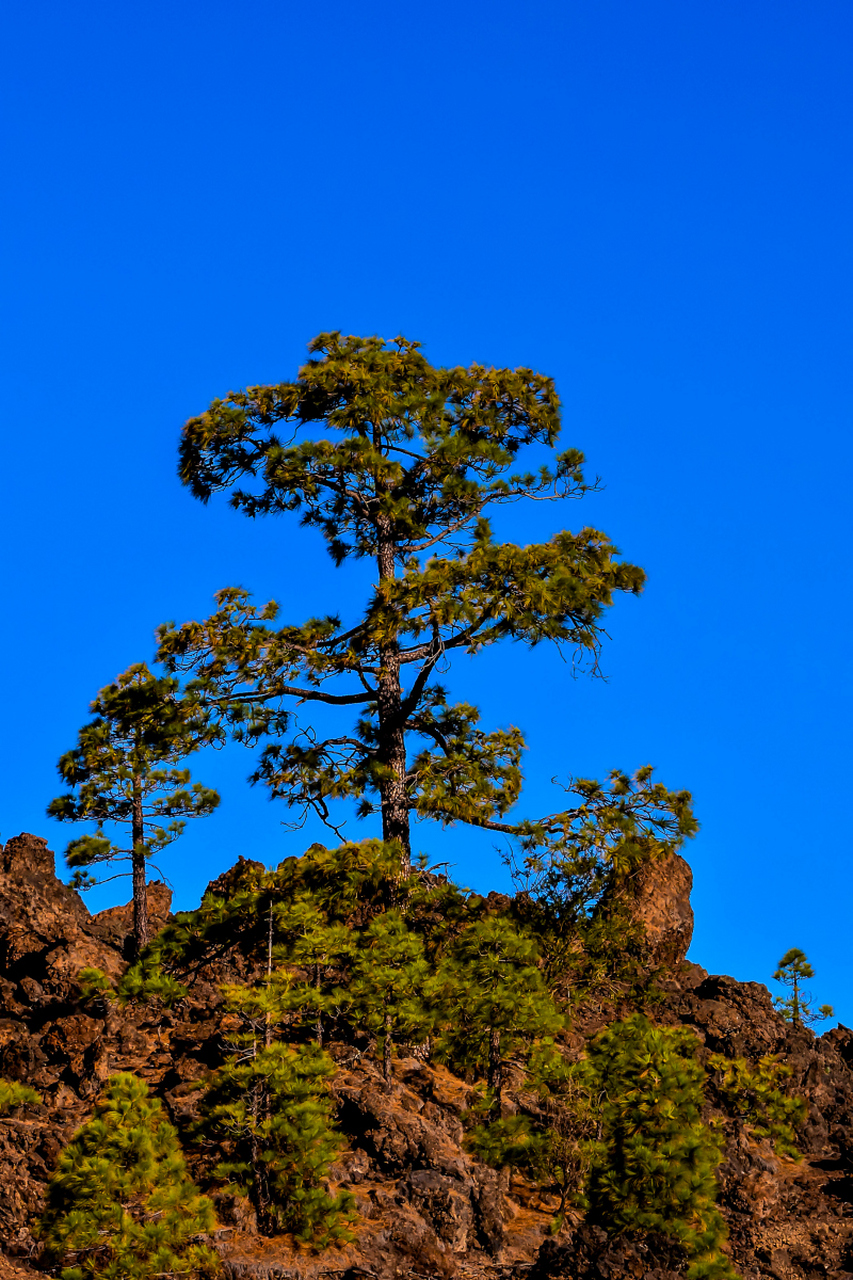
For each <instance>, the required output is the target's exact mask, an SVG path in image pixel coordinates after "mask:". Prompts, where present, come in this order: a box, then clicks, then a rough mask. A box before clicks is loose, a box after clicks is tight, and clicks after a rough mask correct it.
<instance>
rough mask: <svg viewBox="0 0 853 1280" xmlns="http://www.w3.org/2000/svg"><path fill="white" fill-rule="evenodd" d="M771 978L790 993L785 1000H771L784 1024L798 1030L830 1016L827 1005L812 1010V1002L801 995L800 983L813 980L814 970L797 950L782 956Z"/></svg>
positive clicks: (830, 1006)
mask: <svg viewBox="0 0 853 1280" xmlns="http://www.w3.org/2000/svg"><path fill="white" fill-rule="evenodd" d="M773 977H774V979H775V981H776V982H781V983H782V985H783V986H786V987H788V988H789V989H790V992H791V994H790V995H789V996H775V997H774V999H773V1003H774V1004H775V1005H776V1008H777V1009H778V1010H779V1011H780V1013H781V1014H782V1017H783V1018H784V1019H785V1021H786V1022H792V1023H793V1024H794V1026H795V1027H802V1026H810V1025H811V1024H812V1023H814V1022H823V1021H824V1019H826V1018H831V1017H833V1016H834V1014H835V1010H834V1009H833V1007H832V1005H831V1004H822V1005H820V1007H819V1008H818V1009H815V1008H814V998H813V997H812V996H810V995H809V994H808V992H805V991H803V988H802V983H803V982H808V981H809V979H810V978H813V977H814V969H813V968H812V967H811V965H810V964H809V961H808V958H807V957H806V953H805V952H804V951H801V950H800V948H799V947H791V949H790V950H789V951H786V952H785V954H784V955H783V957H782V959H781V960H780V961H779V965H778V968H777V969H776V971H775V973H774V974H773Z"/></svg>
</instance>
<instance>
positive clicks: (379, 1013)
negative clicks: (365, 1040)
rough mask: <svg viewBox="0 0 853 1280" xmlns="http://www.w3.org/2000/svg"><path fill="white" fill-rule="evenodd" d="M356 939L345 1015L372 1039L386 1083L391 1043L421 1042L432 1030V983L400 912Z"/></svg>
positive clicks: (386, 915)
mask: <svg viewBox="0 0 853 1280" xmlns="http://www.w3.org/2000/svg"><path fill="white" fill-rule="evenodd" d="M359 941H360V944H361V945H360V947H359V950H358V951H357V953H356V957H355V960H354V963H353V966H352V974H351V978H350V982H349V985H348V992H347V993H348V996H349V1001H350V1016H351V1017H352V1019H353V1021H354V1022H355V1023H356V1024H360V1025H363V1026H364V1027H366V1028H367V1029H368V1030H369V1031H371V1032H373V1034H374V1035H375V1036H376V1037H377V1043H378V1047H379V1050H380V1052H381V1054H382V1075H383V1077H384V1080H385V1083H386V1085H390V1084H391V1058H392V1054H393V1046H394V1042H395V1041H400V1040H403V1041H409V1042H411V1041H413V1040H423V1039H425V1038H426V1037H427V1036H428V1035H429V1034H430V1031H431V1030H432V1028H433V1026H434V1023H435V1015H434V1013H433V1012H432V1011H431V1010H430V1007H429V1006H430V996H431V994H432V992H433V987H434V983H433V982H432V981H431V977H430V966H429V964H428V962H427V959H426V956H425V955H424V948H423V941H422V940H421V938H420V936H419V935H418V934H417V933H414V932H412V931H411V930H410V929H409V928H408V927H407V925H406V922H405V920H404V919H403V916H402V914H401V912H400V911H399V910H392V911H387V912H385V913H384V914H383V915H381V916H377V918H376V919H375V920H373V921H372V922H371V924H370V925H369V926H368V928H367V929H365V930H364V932H363V933H362V934H361V935H360V939H359Z"/></svg>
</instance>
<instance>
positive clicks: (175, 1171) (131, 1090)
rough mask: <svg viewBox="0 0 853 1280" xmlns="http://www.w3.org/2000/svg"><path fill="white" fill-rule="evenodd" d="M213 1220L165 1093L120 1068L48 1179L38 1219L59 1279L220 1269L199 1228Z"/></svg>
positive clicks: (125, 1279) (114, 1279)
mask: <svg viewBox="0 0 853 1280" xmlns="http://www.w3.org/2000/svg"><path fill="white" fill-rule="evenodd" d="M213 1226H214V1214H213V1205H212V1204H211V1202H210V1200H208V1199H207V1197H206V1196H203V1195H201V1194H200V1193H199V1191H198V1188H197V1187H196V1186H195V1184H194V1183H193V1182H192V1181H191V1180H190V1178H189V1177H188V1175H187V1171H186V1166H185V1164H184V1157H183V1153H182V1152H181V1148H180V1145H179V1143H178V1136H177V1133H176V1132H175V1129H174V1128H173V1127H172V1125H171V1124H169V1122H168V1121H167V1120H166V1117H165V1116H164V1115H163V1112H162V1110H161V1107H160V1103H159V1102H158V1101H157V1100H156V1099H154V1098H150V1097H149V1096H148V1086H147V1085H146V1084H145V1083H144V1081H142V1080H138V1079H137V1078H136V1077H135V1076H133V1075H130V1074H129V1073H127V1072H123V1073H121V1074H120V1075H115V1076H113V1077H112V1078H111V1079H110V1080H109V1081H108V1082H107V1086H106V1089H105V1090H104V1093H103V1095H102V1096H101V1098H100V1099H99V1100H98V1102H97V1104H96V1106H95V1114H94V1115H93V1117H92V1119H91V1120H90V1121H89V1122H88V1124H85V1125H83V1127H82V1128H81V1129H79V1130H78V1132H77V1133H76V1134H75V1135H74V1138H73V1139H72V1141H71V1142H70V1143H69V1145H68V1146H67V1147H66V1148H65V1150H64V1151H63V1152H62V1153H61V1154H60V1157H59V1161H58V1164H57V1168H56V1172H55V1173H54V1174H53V1176H52V1178H51V1179H50V1182H49V1183H48V1188H47V1206H46V1208H45V1211H44V1213H43V1215H42V1217H41V1220H40V1222H39V1224H38V1234H39V1236H40V1238H41V1239H42V1240H43V1242H44V1245H45V1253H46V1261H47V1263H48V1265H50V1266H54V1267H61V1268H62V1270H61V1271H60V1280H86V1277H94V1276H103V1277H105V1278H108V1280H150V1277H152V1276H156V1275H182V1276H183V1275H186V1276H193V1277H200V1276H212V1275H215V1274H216V1273H217V1272H218V1270H219V1259H218V1257H217V1255H216V1254H215V1253H214V1252H213V1250H212V1249H210V1248H208V1247H207V1246H206V1245H205V1244H203V1243H201V1242H200V1241H199V1239H198V1237H199V1236H201V1235H203V1234H205V1233H206V1232H209V1231H211V1230H212V1228H213Z"/></svg>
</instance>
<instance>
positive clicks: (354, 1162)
mask: <svg viewBox="0 0 853 1280" xmlns="http://www.w3.org/2000/svg"><path fill="white" fill-rule="evenodd" d="M253 866H255V867H256V866H257V864H251V863H248V862H246V861H245V860H244V861H242V862H241V863H240V864H238V866H237V867H236V868H233V869H232V871H231V872H228V873H226V875H225V876H224V877H220V879H219V881H217V882H215V888H216V889H217V891H218V892H221V893H228V892H229V891H230V890H231V889H232V887H233V886H234V885H236V884H237V883H238V882H239V880H240V877H241V875H243V874H244V873H245V872H246V871H247V870H249V871H250V870H251V869H252V867H253ZM657 873H658V874H657V877H656V879H649V880H648V881H646V882H644V883H641V884H640V885H639V886H638V892H637V904H638V907H637V909H638V911H639V912H643V913H645V914H644V915H643V916H642V918H643V919H644V921H645V922H646V927H647V930H648V936H649V939H650V941H651V943H652V948H653V950H654V952H655V958H656V960H657V961H658V962H659V961H660V959H661V957H663V956H665V957H669V975H670V976H669V977H668V978H667V979H665V980H664V981H663V983H662V987H663V990H664V1000H663V1003H662V1004H661V1005H659V1006H658V1008H657V1010H656V1012H655V1017H656V1018H657V1019H658V1020H660V1021H663V1022H667V1023H670V1024H672V1025H684V1026H688V1027H690V1028H691V1029H692V1030H693V1031H694V1032H695V1034H696V1036H697V1039H698V1041H699V1046H700V1047H699V1050H698V1051H699V1052H700V1053H705V1052H707V1051H714V1052H723V1053H726V1054H730V1055H734V1054H736V1055H742V1056H745V1057H747V1058H750V1059H752V1060H753V1061H754V1060H756V1059H757V1058H759V1057H760V1056H762V1055H763V1054H765V1053H776V1054H778V1055H779V1056H780V1058H781V1059H782V1060H783V1061H785V1062H787V1063H788V1064H789V1065H790V1067H791V1068H792V1072H793V1082H794V1086H795V1090H796V1091H797V1092H798V1093H800V1094H801V1095H802V1096H803V1097H805V1098H806V1099H807V1101H808V1104H809V1118H808V1122H807V1124H806V1126H805V1128H804V1130H803V1133H802V1135H801V1145H802V1147H803V1149H804V1152H805V1159H804V1160H803V1161H802V1162H801V1163H797V1162H794V1161H792V1160H789V1159H786V1158H782V1157H779V1156H777V1155H776V1154H774V1152H773V1151H772V1150H771V1149H770V1147H769V1146H768V1145H767V1144H766V1143H765V1142H763V1141H759V1140H758V1139H756V1138H755V1137H754V1136H752V1135H751V1133H750V1131H749V1130H748V1129H746V1128H745V1127H744V1126H743V1124H742V1123H741V1122H740V1121H739V1120H738V1119H737V1117H734V1116H728V1117H727V1118H725V1134H726V1152H725V1162H724V1164H723V1165H722V1166H721V1190H720V1205H721V1208H722V1211H723V1213H724V1215H725V1217H726V1219H727V1221H728V1224H729V1229H730V1233H731V1249H732V1254H733V1257H734V1260H735V1263H736V1265H737V1266H738V1267H739V1269H740V1271H741V1274H742V1275H743V1277H744V1280H759V1277H772V1278H775V1280H818V1277H820V1278H821V1280H843V1278H844V1277H846V1278H847V1280H853V1069H852V1068H853V1032H851V1031H848V1030H847V1029H845V1028H837V1029H836V1030H834V1031H830V1032H828V1033H826V1034H825V1035H824V1036H822V1037H821V1038H820V1039H816V1038H815V1036H814V1035H813V1034H812V1033H811V1032H809V1031H802V1030H801V1031H797V1030H794V1029H793V1028H791V1027H790V1026H788V1025H787V1024H786V1023H785V1022H783V1021H782V1020H781V1018H780V1017H779V1015H778V1014H777V1013H776V1012H775V1010H774V1008H773V1006H772V1002H771V1000H770V997H769V994H768V992H767V991H766V989H765V988H764V987H762V986H760V985H759V984H757V983H738V982H735V981H734V980H733V979H731V978H726V977H712V976H709V975H708V974H707V973H706V972H705V971H704V970H703V969H701V968H699V966H697V965H692V964H688V963H686V962H685V961H684V959H683V956H684V952H685V951H686V947H687V945H688V943H689V936H690V928H691V926H692V912H691V911H690V904H689V887H690V874H689V868H687V865H686V863H684V862H683V860H682V859H671V860H670V862H669V865H667V864H660V865H659V867H658V868H657ZM655 886H656V887H655ZM149 901H150V907H151V912H152V918H154V919H156V920H158V921H159V922H163V921H164V920H165V919H166V917H167V913H168V908H169V900H168V891H166V890H165V889H164V888H163V887H162V886H157V885H153V886H151V892H150V900H149ZM131 923H132V917H131V913H130V910H129V908H126V907H122V908H113V909H111V910H110V911H107V912H101V913H100V915H97V916H92V915H90V914H89V912H88V911H87V910H86V907H85V906H84V904H83V903H82V901H81V900H80V898H79V897H78V896H77V894H75V893H73V892H72V891H71V890H70V889H68V888H67V887H66V886H64V885H62V884H61V883H60V882H59V881H58V880H57V879H56V876H55V875H54V871H53V857H52V854H51V853H50V851H49V850H48V849H47V846H46V844H45V842H44V841H43V840H39V839H37V838H36V837H33V836H20V837H18V838H17V839H15V840H11V841H10V842H9V843H8V844H7V845H6V847H5V849H3V850H2V851H0V1075H2V1076H4V1077H6V1078H9V1079H14V1080H21V1081H23V1082H25V1083H27V1084H30V1085H32V1086H33V1087H34V1088H36V1089H38V1090H39V1091H40V1092H41V1093H42V1095H43V1097H44V1103H43V1105H41V1106H37V1107H31V1108H26V1109H25V1110H24V1111H23V1112H22V1113H21V1114H19V1115H18V1116H15V1117H6V1118H3V1119H0V1186H2V1188H3V1191H2V1194H0V1280H27V1278H30V1280H32V1277H34V1276H36V1275H37V1274H41V1273H39V1272H38V1271H37V1270H33V1268H34V1267H36V1268H37V1265H38V1251H37V1247H36V1244H35V1242H34V1240H33V1238H32V1236H31V1232H30V1228H31V1226H32V1224H33V1222H34V1220H35V1218H36V1216H37V1214H38V1212H39V1209H40V1206H41V1202H42V1197H43V1192H44V1186H45V1183H46V1181H47V1178H48V1177H49V1174H50V1172H51V1170H52V1168H53V1167H54V1163H55V1160H56V1156H57V1154H58V1152H59V1150H60V1149H61V1147H62V1146H63V1145H64V1144H65V1143H66V1142H68V1141H69V1139H70V1137H71V1135H72V1133H73V1132H74V1130H75V1129H76V1128H77V1127H79V1125H80V1124H81V1123H82V1122H83V1121H84V1120H85V1119H87V1118H88V1116H89V1115H90V1114H91V1110H92V1106H93V1102H94V1098H95V1096H96V1094H97V1092H98V1090H99V1088H100V1086H101V1083H102V1082H103V1081H104V1080H105V1079H106V1078H107V1076H108V1075H110V1074H112V1073H113V1072H115V1071H119V1070H129V1071H134V1072H136V1073H137V1074H138V1075H140V1076H141V1077H142V1078H144V1079H145V1080H147V1081H148V1082H149V1084H150V1086H151V1088H152V1089H153V1090H154V1091H155V1092H156V1093H157V1094H158V1096H159V1097H160V1098H161V1099H162V1100H163V1103H164V1105H165V1107H166V1108H167V1110H168V1112H169V1114H170V1116H171V1118H172V1120H173V1122H174V1123H175V1124H176V1125H177V1127H178V1129H179V1131H180V1132H181V1134H182V1137H183V1139H184V1142H185V1146H186V1149H187V1155H188V1159H189V1161H190V1165H191V1168H192V1169H193V1172H194V1174H195V1176H196V1177H197V1178H198V1179H199V1181H200V1182H201V1183H202V1184H203V1185H207V1184H206V1183H205V1179H206V1178H207V1177H208V1173H207V1171H206V1170H207V1166H206V1165H205V1163H204V1156H203V1154H199V1152H198V1150H197V1149H196V1148H195V1147H194V1145H193V1143H192V1140H191V1135H190V1125H191V1122H192V1120H193V1118H194V1116H195V1114H196V1106H197V1101H198V1098H199V1094H200V1090H201V1087H202V1083H203V1080H204V1077H205V1075H206V1073H207V1071H208V1070H209V1068H210V1067H211V1066H212V1065H214V1064H215V1063H216V1062H217V1061H218V1060H219V1058H220V1056H221V1048H222V1040H221V1003H220V996H219V994H218V990H217V986H216V983H217V982H218V981H221V980H222V978H223V976H226V975H224V973H223V974H218V973H211V974H209V975H208V976H207V978H206V979H204V980H201V981H199V982H198V983H197V984H196V986H194V987H193V989H192V991H191V994H190V996H189V998H188V999H187V1000H186V1001H184V1002H182V1004H181V1007H180V1009H179V1010H178V1011H175V1012H172V1013H169V1014H165V1015H164V1014H163V1013H162V1012H155V1011H148V1010H146V1009H130V1008H129V1009H127V1010H125V1011H119V1010H117V1009H115V1008H113V1007H109V1008H107V1007H105V1006H103V1005H101V1004H99V1003H97V1002H96V1003H95V1004H93V1005H88V1006H87V1005H83V1004H82V1003H81V1002H80V998H79V988H78V985H77V982H76V976H75V975H76V974H77V972H78V971H79V969H81V968H82V967H83V966H85V965H93V964H94V965H97V966H98V967H100V968H102V969H104V970H106V972H107V973H109V974H111V975H112V976H118V975H119V974H120V973H121V972H122V971H123V968H124V966H125V963H126V961H125V954H126V949H127V948H126V943H127V935H128V933H129V931H130V927H131ZM613 1016H618V1010H615V1009H614V1011H613ZM329 1048H330V1052H331V1053H332V1054H333V1056H334V1057H335V1059H336V1061H337V1064H338V1072H337V1076H336V1079H335V1085H334V1091H335V1096H336V1099H337V1108H338V1123H339V1125H340V1126H341V1128H342V1130H343V1132H344V1133H345V1135H346V1138H347V1146H346V1148H345V1150H344V1151H343V1153H342V1154H341V1157H340V1160H339V1163H338V1165H337V1166H336V1167H335V1168H334V1169H333V1170H332V1180H333V1182H334V1183H336V1184H338V1185H345V1186H347V1187H349V1189H350V1190H351V1191H352V1193H353V1194H354V1196H355V1197H356V1200H357V1204H358V1211H359V1224H358V1227H357V1239H356V1240H355V1242H354V1243H353V1244H351V1245H348V1246H346V1247H345V1248H342V1249H335V1250H333V1251H331V1252H327V1253H324V1254H320V1255H316V1256H315V1255H310V1254H305V1253H304V1252H300V1251H299V1250H296V1249H295V1248H294V1247H293V1245H292V1243H291V1242H289V1240H288V1239H287V1238H285V1237H279V1238H275V1239H263V1238H261V1237H259V1236H258V1235H257V1232H256V1231H255V1230H253V1221H252V1215H251V1213H249V1212H248V1211H247V1210H246V1208H245V1205H244V1204H243V1203H242V1202H240V1201H237V1200H234V1199H233V1198H231V1197H228V1196H227V1195H225V1194H224V1193H222V1192H220V1191H216V1190H215V1189H213V1194H214V1195H215V1198H216V1201H217V1208H218V1213H219V1218H220V1222H221V1230H220V1232H219V1233H218V1235H217V1244H218V1247H219V1249H220V1252H221V1254H222V1259H223V1269H224V1270H223V1274H224V1275H225V1277H226V1280H229V1278H230V1280H285V1278H287V1280H320V1278H321V1277H327V1278H328V1277H330V1276H335V1277H337V1280H391V1277H412V1278H413V1280H418V1278H421V1280H425V1278H429V1277H432V1278H433V1280H437V1278H442V1280H443V1278H447V1280H450V1278H451V1277H460V1280H486V1277H489V1280H521V1278H522V1277H527V1280H562V1278H565V1280H675V1277H680V1276H683V1275H684V1274H685V1269H686V1268H685V1260H684V1258H683V1256H682V1255H681V1254H680V1253H679V1251H678V1248H677V1247H676V1246H675V1245H674V1244H673V1243H672V1241H669V1240H667V1239H665V1238H664V1237H660V1236H647V1237H645V1238H628V1237H620V1238H615V1239H608V1237H607V1236H606V1235H605V1234H604V1233H603V1232H602V1231H600V1230H599V1229H598V1228H596V1227H594V1226H592V1225H589V1224H578V1223H575V1225H574V1227H572V1228H571V1229H568V1230H567V1231H565V1232H564V1233H563V1234H562V1235H561V1236H560V1237H557V1238H552V1237H550V1235H549V1227H550V1224H551V1221H552V1215H553V1212H554V1209H555V1205H554V1203H553V1201H550V1200H549V1198H548V1197H547V1196H546V1195H544V1194H543V1193H542V1192H541V1191H540V1190H539V1189H538V1188H536V1187H535V1186H534V1185H533V1184H531V1183H527V1182H526V1181H525V1180H524V1179H523V1178H513V1179H512V1180H511V1181H510V1180H508V1179H507V1178H506V1177H505V1175H498V1174H497V1173H495V1172H494V1171H493V1170H492V1169H489V1168H487V1167H486V1166H484V1165H482V1164H479V1163H477V1162H476V1161H475V1160H473V1159H472V1158H471V1156H469V1155H468V1154H467V1153H466V1152H465V1151H464V1150H463V1147H462V1134H463V1125H462V1114H463V1112H464V1111H465V1110H466V1109H467V1108H468V1107H469V1105H470V1102H471V1086H470V1085H468V1084H466V1083H465V1081H463V1080H461V1079H459V1078H457V1077H456V1076H454V1075H452V1074H451V1073H450V1072H449V1071H447V1070H446V1069H445V1068H444V1067H441V1066H436V1065H433V1064H431V1063H424V1062H421V1061H419V1060H416V1059H415V1058H411V1059H402V1060H397V1061H395V1063H394V1071H395V1077H394V1083H393V1086H392V1088H391V1089H390V1091H389V1090H387V1089H386V1088H385V1087H384V1084H383V1081H382V1079H381V1076H380V1073H379V1071H378V1068H377V1066H376V1064H375V1063H374V1062H373V1061H372V1060H371V1059H370V1058H368V1057H367V1055H364V1054H362V1053H361V1051H360V1050H359V1049H358V1048H354V1047H353V1046H352V1045H351V1044H332V1045H330V1046H329Z"/></svg>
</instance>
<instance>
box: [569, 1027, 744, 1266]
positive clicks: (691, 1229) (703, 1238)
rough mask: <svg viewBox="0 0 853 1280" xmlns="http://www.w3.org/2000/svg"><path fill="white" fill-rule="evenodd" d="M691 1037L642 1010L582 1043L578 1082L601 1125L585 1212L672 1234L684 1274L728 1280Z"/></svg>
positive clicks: (711, 1136)
mask: <svg viewBox="0 0 853 1280" xmlns="http://www.w3.org/2000/svg"><path fill="white" fill-rule="evenodd" d="M697 1046H698V1042H697V1040H696V1037H695V1036H694V1035H693V1034H692V1032H690V1031H687V1030H684V1029H682V1028H664V1027H655V1026H653V1025H652V1024H651V1023H650V1022H649V1020H648V1019H647V1018H646V1017H645V1016H644V1015H642V1014H634V1015H632V1016H631V1017H630V1018H628V1019H626V1020H625V1021H624V1022H618V1023H614V1024H612V1025H611V1026H610V1027H608V1028H607V1029H606V1030H605V1031H603V1032H601V1033H600V1034H599V1035H598V1036H597V1037H596V1038H595V1039H594V1040H593V1041H592V1043H591V1044H590V1046H589V1052H588V1059H587V1064H586V1070H587V1078H586V1087H587V1090H588V1092H589V1094H590V1096H591V1097H593V1098H594V1099H595V1100H596V1102H597V1107H598V1108H599V1109H600V1110H599V1122H600V1129H601V1144H600V1148H599V1152H598V1154H597V1157H596V1159H595V1162H594V1164H593V1168H592V1173H591V1177H590V1186H589V1204H590V1218H591V1220H592V1221H594V1222H597V1223H599V1224H600V1225H601V1226H603V1227H605V1228H606V1229H607V1230H608V1231H610V1232H614V1233H616V1232H620V1231H628V1230H633V1231H640V1232H648V1231H661V1232H663V1233H664V1234H666V1235H669V1236H671V1237H673V1238H674V1239H677V1240H679V1241H680V1242H681V1243H682V1244H683V1245H684V1247H685V1250H686V1252H687V1255H688V1257H689V1258H690V1264H691V1265H690V1269H689V1271H688V1273H687V1274H688V1276H689V1277H690V1278H691V1280H736V1276H737V1273H736V1272H735V1271H734V1270H733V1268H732V1265H731V1262H730V1261H729V1259H728V1257H727V1256H726V1254H725V1253H724V1252H723V1248H722V1246H723V1244H724V1243H725V1239H726V1235H727V1231H726V1226H725V1223H724V1221H723V1218H722V1216H721V1214H720V1211H719V1209H718V1208H717V1204H716V1197H717V1180H716V1176H715V1172H716V1169H717V1167H718V1165H719V1163H720V1160H721V1158H722V1143H721V1138H720V1135H719V1134H718V1133H717V1132H716V1130H714V1129H713V1128H711V1127H710V1126H709V1125H707V1124H704V1123H703V1121H702V1110H703V1106H704V1104H705V1092H704V1086H705V1079H706V1077H705V1071H704V1069H703V1068H702V1066H701V1065H700V1064H699V1063H698V1062H697V1061H696V1058H695V1054H696V1049H697Z"/></svg>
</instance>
